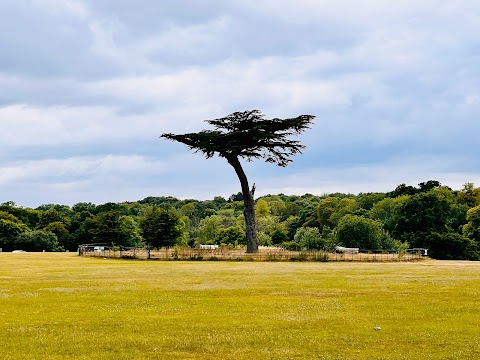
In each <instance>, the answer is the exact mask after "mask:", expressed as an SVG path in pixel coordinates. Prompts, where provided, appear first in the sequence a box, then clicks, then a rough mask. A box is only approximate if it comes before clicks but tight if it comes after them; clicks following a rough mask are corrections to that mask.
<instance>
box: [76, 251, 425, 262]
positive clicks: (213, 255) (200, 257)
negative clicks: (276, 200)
mask: <svg viewBox="0 0 480 360" xmlns="http://www.w3.org/2000/svg"><path fill="white" fill-rule="evenodd" d="M79 254H80V255H83V256H89V257H103V258H124V259H144V260H145V259H151V260H164V261H173V260H190V261H366V262H376V261H389V262H392V261H415V260H421V259H424V258H425V257H423V256H422V255H421V254H420V253H413V254H409V253H400V252H395V251H370V252H360V253H358V254H339V253H329V252H325V251H316V250H315V251H311V250H309V251H289V250H284V249H281V248H278V249H275V248H274V249H272V248H268V249H259V251H258V252H256V253H252V254H250V253H246V252H245V249H228V248H218V249H197V248H177V247H174V248H162V249H151V250H148V249H134V248H130V249H114V248H111V247H108V248H107V247H104V248H103V249H102V250H95V251H94V250H89V249H87V250H86V251H85V250H84V251H79Z"/></svg>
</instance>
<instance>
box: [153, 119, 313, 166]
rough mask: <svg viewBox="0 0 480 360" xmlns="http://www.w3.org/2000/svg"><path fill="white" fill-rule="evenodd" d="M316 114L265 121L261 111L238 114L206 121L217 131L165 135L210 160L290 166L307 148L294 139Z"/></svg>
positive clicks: (166, 137)
mask: <svg viewBox="0 0 480 360" xmlns="http://www.w3.org/2000/svg"><path fill="white" fill-rule="evenodd" d="M314 118H315V117H314V116H313V115H300V116H298V117H295V118H288V119H278V118H275V119H265V116H264V115H263V114H262V113H261V112H260V111H259V110H248V111H241V112H234V113H232V114H230V115H228V116H225V117H223V118H220V119H214V120H205V122H207V123H208V124H210V125H213V126H214V130H203V131H200V132H197V133H189V134H183V135H176V134H170V133H168V134H163V135H162V137H163V138H165V139H168V140H172V141H178V142H181V143H183V144H185V145H187V146H188V148H189V149H191V150H193V151H194V152H200V153H202V154H204V155H205V156H206V157H207V158H211V157H213V156H214V155H218V156H220V157H224V158H226V159H229V158H239V157H240V158H245V159H247V160H252V159H258V158H262V159H265V161H266V162H268V163H273V164H276V165H278V166H282V167H284V166H287V165H288V163H290V162H291V161H292V160H291V159H290V156H292V155H295V154H298V153H300V152H301V150H302V149H303V148H304V146H303V145H302V144H301V143H300V142H299V141H297V140H292V139H290V136H292V135H299V134H301V133H302V132H303V131H305V130H306V129H308V128H309V127H310V124H311V123H312V121H313V119H314Z"/></svg>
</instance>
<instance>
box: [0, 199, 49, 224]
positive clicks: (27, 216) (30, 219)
mask: <svg viewBox="0 0 480 360" xmlns="http://www.w3.org/2000/svg"><path fill="white" fill-rule="evenodd" d="M0 211H5V212H7V213H9V214H12V215H14V216H15V217H16V218H18V219H19V220H21V221H22V222H23V223H24V224H25V225H27V226H28V227H30V228H34V227H35V226H36V224H37V222H38V217H39V214H40V211H37V210H33V209H25V208H22V207H17V206H16V205H15V203H14V202H8V203H4V204H2V205H0Z"/></svg>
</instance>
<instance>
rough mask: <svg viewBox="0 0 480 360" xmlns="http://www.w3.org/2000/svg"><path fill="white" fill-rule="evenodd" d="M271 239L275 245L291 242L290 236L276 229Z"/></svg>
mask: <svg viewBox="0 0 480 360" xmlns="http://www.w3.org/2000/svg"><path fill="white" fill-rule="evenodd" d="M270 237H271V239H272V244H273V245H278V244H281V243H282V242H287V241H289V238H288V234H287V233H286V232H284V231H282V230H279V229H275V230H274V231H273V232H272V233H271V234H270Z"/></svg>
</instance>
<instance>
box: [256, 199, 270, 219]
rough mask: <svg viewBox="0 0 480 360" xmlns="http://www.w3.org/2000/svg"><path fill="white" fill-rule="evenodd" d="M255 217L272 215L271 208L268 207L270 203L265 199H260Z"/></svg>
mask: <svg viewBox="0 0 480 360" xmlns="http://www.w3.org/2000/svg"><path fill="white" fill-rule="evenodd" d="M255 215H256V216H268V215H270V207H269V206H268V203H267V202H266V201H265V200H264V199H260V200H258V201H257V206H256V211H255Z"/></svg>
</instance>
